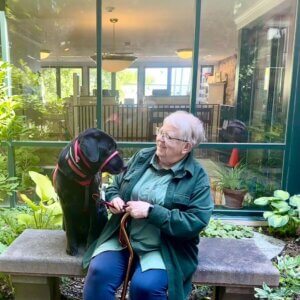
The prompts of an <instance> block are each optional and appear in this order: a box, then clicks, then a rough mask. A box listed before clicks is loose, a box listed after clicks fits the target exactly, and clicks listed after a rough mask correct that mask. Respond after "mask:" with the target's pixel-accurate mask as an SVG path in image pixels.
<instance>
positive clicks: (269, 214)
mask: <svg viewBox="0 0 300 300" xmlns="http://www.w3.org/2000/svg"><path fill="white" fill-rule="evenodd" d="M273 215H274V213H273V212H272V211H265V212H264V215H263V216H264V218H265V219H268V218H269V217H271V216H273Z"/></svg>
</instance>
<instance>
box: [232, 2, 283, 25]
mask: <svg viewBox="0 0 300 300" xmlns="http://www.w3.org/2000/svg"><path fill="white" fill-rule="evenodd" d="M283 2H285V0H262V1H260V2H258V3H257V4H256V5H255V6H253V7H251V8H250V9H249V10H247V11H246V12H245V13H243V14H242V15H240V16H239V17H237V18H236V19H235V20H234V22H235V24H236V26H237V29H238V30H239V29H241V28H243V27H245V26H246V25H248V24H249V23H251V22H253V21H254V20H256V19H258V18H259V17H261V16H263V15H264V14H266V13H267V12H269V11H270V10H272V9H273V8H275V7H276V6H278V5H280V4H282V3H283Z"/></svg>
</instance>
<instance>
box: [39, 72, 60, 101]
mask: <svg viewBox="0 0 300 300" xmlns="http://www.w3.org/2000/svg"><path fill="white" fill-rule="evenodd" d="M41 72H42V84H43V85H42V95H43V101H45V102H47V101H48V102H49V101H53V100H55V99H57V81H56V68H42V70H41Z"/></svg>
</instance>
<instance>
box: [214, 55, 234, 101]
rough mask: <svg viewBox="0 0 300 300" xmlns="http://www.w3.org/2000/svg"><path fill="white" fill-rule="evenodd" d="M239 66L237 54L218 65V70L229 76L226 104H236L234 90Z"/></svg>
mask: <svg viewBox="0 0 300 300" xmlns="http://www.w3.org/2000/svg"><path fill="white" fill-rule="evenodd" d="M236 64H237V57H236V54H234V55H232V56H229V57H227V58H225V59H223V60H221V61H219V63H218V64H217V69H218V71H219V72H221V73H222V74H224V75H225V74H227V88H226V92H225V94H226V96H225V101H226V102H225V103H226V104H229V105H233V104H234V88H235V70H236Z"/></svg>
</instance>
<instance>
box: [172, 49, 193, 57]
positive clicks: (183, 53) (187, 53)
mask: <svg viewBox="0 0 300 300" xmlns="http://www.w3.org/2000/svg"><path fill="white" fill-rule="evenodd" d="M176 54H177V56H178V57H180V58H182V59H189V58H192V56H193V50H192V49H178V50H177V51H176Z"/></svg>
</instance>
